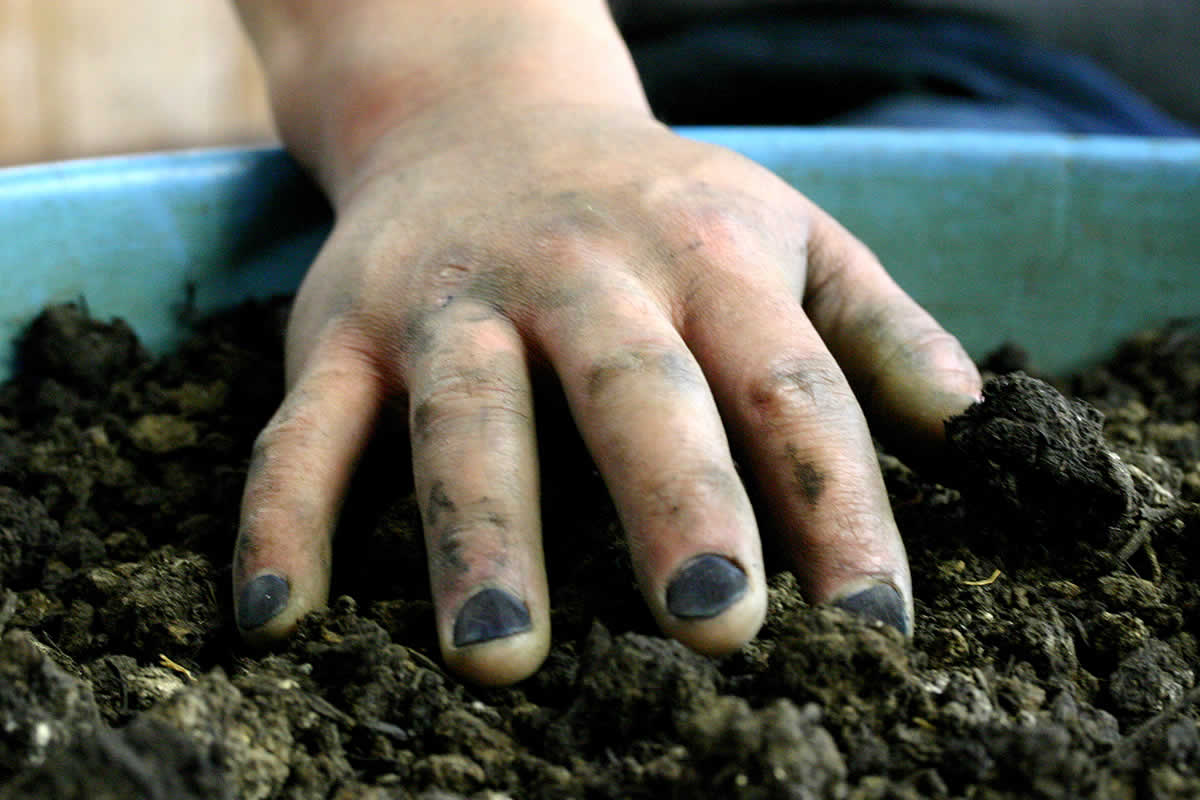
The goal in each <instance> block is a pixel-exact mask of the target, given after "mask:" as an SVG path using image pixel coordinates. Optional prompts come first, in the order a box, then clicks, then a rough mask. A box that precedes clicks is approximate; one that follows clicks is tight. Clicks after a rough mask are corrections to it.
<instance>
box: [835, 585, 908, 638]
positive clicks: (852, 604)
mask: <svg viewBox="0 0 1200 800" xmlns="http://www.w3.org/2000/svg"><path fill="white" fill-rule="evenodd" d="M833 604H834V605H835V606H837V607H838V608H841V609H845V610H846V611H850V612H852V613H854V614H858V615H859V616H861V617H865V618H866V619H869V620H873V621H875V622H882V623H885V624H887V625H891V626H892V627H893V628H895V629H896V630H898V631H900V632H901V633H903V634H904V635H905V636H908V635H909V634H911V633H912V629H911V625H910V621H909V619H908V607H907V606H906V605H905V603H904V598H903V597H901V596H900V592H899V591H897V589H896V587H895V586H892V585H891V584H890V583H873V584H872V585H871V586H868V587H867V588H865V589H860V590H859V591H857V592H854V593H852V594H848V595H846V596H845V597H843V598H841V599H840V600H834V601H833Z"/></svg>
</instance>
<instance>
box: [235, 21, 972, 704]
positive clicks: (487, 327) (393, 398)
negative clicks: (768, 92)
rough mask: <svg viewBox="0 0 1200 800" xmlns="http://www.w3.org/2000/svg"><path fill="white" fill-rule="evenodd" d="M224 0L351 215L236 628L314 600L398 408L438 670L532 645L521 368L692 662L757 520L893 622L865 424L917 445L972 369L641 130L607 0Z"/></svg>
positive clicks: (758, 553)
mask: <svg viewBox="0 0 1200 800" xmlns="http://www.w3.org/2000/svg"><path fill="white" fill-rule="evenodd" d="M240 10H241V12H242V15H243V19H244V20H245V23H246V25H247V28H248V29H249V31H250V32H251V35H252V38H253V39H254V41H255V42H256V45H257V47H258V49H259V52H260V54H261V56H262V59H263V62H264V65H265V68H266V71H267V75H268V80H269V83H270V87H271V93H272V98H273V103H274V107H275V114H276V119H277V122H278V124H279V127H280V130H281V132H282V135H283V137H284V139H285V141H286V143H287V146H288V147H289V149H290V150H291V151H292V152H293V153H294V154H295V155H296V156H297V157H298V158H299V159H300V160H301V161H302V162H303V163H304V164H305V165H306V166H307V167H308V169H310V170H311V172H312V174H313V175H314V176H316V178H317V180H318V181H319V182H320V184H321V185H322V187H323V188H324V190H325V192H326V193H327V194H328V196H329V198H330V200H331V202H332V203H333V206H334V208H335V212H336V222H335V225H334V229H333V231H332V233H331V235H330V237H329V239H328V240H327V242H326V243H325V245H324V247H323V248H322V250H321V252H320V254H319V255H318V257H317V259H316V261H315V262H314V264H313V265H312V267H311V269H310V270H309V273H308V275H307V276H306V278H305V281H304V283H303V285H302V287H301V289H300V292H299V294H298V296H297V299H296V302H295V305H294V308H293V311H292V317H291V320H290V322H289V329H288V336H287V352H286V373H287V395H286V397H285V398H284V400H283V402H282V404H281V406H280V408H279V410H278V411H277V413H276V414H275V415H274V417H273V418H272V419H271V421H270V422H269V423H268V425H267V426H266V428H265V429H264V430H263V432H262V434H261V435H260V436H259V437H258V439H257V441H256V443H255V448H254V453H253V456H252V459H251V465H250V469H249V473H248V476H247V482H246V490H245V495H244V498H243V505H242V521H241V527H240V531H239V536H238V544H237V547H236V550H235V558H234V599H235V604H236V605H237V616H238V623H239V626H240V628H241V629H242V632H243V634H244V635H245V637H246V638H247V639H248V640H250V641H251V642H254V643H260V644H270V643H272V642H277V641H280V640H282V639H284V638H286V637H287V636H288V635H289V634H290V633H291V632H292V631H293V630H294V628H295V626H296V624H297V621H298V620H299V619H300V617H301V616H303V615H304V614H305V613H307V612H309V611H311V610H313V609H316V608H318V607H320V606H321V605H322V604H324V603H325V602H326V600H327V595H328V587H329V579H330V574H331V570H332V568H333V565H332V564H331V559H330V549H331V548H330V538H331V535H332V531H333V527H334V524H335V521H336V518H337V515H338V511H339V508H340V505H341V501H342V499H343V496H344V494H345V491H346V488H347V484H348V482H349V479H350V477H351V474H352V472H353V470H354V467H355V463H356V461H357V459H358V457H359V455H360V454H361V452H362V450H363V448H364V446H365V444H366V442H367V440H368V439H369V437H370V435H371V431H372V429H373V428H374V426H375V425H376V424H377V423H378V421H379V419H380V417H381V415H382V414H383V413H384V410H385V405H386V406H388V407H395V406H396V405H397V404H402V405H403V406H404V407H406V408H407V411H408V423H409V429H410V436H411V439H412V457H413V474H414V478H415V486H416V492H417V499H418V502H419V504H420V506H421V511H422V516H423V520H424V526H425V537H426V545H427V546H426V551H427V553H428V554H429V569H430V578H431V586H432V590H433V594H434V605H435V608H436V626H437V631H438V636H439V640H440V642H441V647H442V653H443V656H444V658H445V660H446V663H447V664H448V666H450V667H451V668H452V669H454V670H455V671H457V672H458V673H459V674H461V675H463V676H464V677H466V678H468V679H471V680H474V681H477V682H480V683H484V684H505V683H511V682H514V681H517V680H520V679H522V678H524V677H526V676H528V675H529V674H530V673H532V672H533V671H534V670H536V669H537V667H538V666H539V665H540V664H541V662H542V660H543V659H544V658H545V655H546V653H547V651H548V648H549V644H550V624H549V607H548V599H547V591H546V575H545V569H544V565H543V557H542V549H541V535H542V532H541V526H540V519H539V499H538V473H537V469H538V465H537V455H536V453H537V450H536V439H535V434H536V432H535V426H534V419H533V401H532V389H531V386H532V385H533V380H532V378H531V375H533V374H534V373H536V372H547V373H553V375H554V376H555V377H556V378H557V380H558V382H559V383H560V384H561V386H562V391H563V392H564V393H565V395H566V398H567V401H568V404H569V406H570V409H571V413H572V416H573V418H574V420H575V423H576V425H577V426H578V427H579V430H580V432H581V434H582V436H583V439H584V441H585V442H586V444H587V446H588V448H589V450H590V451H591V454H592V456H593V458H594V459H595V462H596V465H597V467H598V469H599V470H600V472H601V474H602V475H603V476H604V479H605V481H606V484H607V486H608V489H609V491H610V493H611V494H612V496H613V500H614V502H615V504H616V507H617V509H618V512H619V514H620V518H621V521H622V524H623V527H624V528H625V530H626V532H627V536H628V538H629V544H630V549H631V554H632V559H633V563H634V568H635V572H636V575H637V579H638V581H639V585H640V587H641V589H642V592H643V595H644V596H645V599H646V602H647V603H648V605H649V607H650V609H651V611H652V612H653V614H654V615H655V617H656V619H657V620H658V622H659V624H660V626H661V627H662V629H663V631H664V632H665V633H666V634H668V635H670V636H673V637H675V638H677V639H679V640H680V641H682V642H684V643H685V644H687V645H688V646H690V647H692V648H694V649H696V650H698V651H700V652H704V653H710V654H722V653H727V652H730V651H732V650H735V649H736V648H738V647H740V646H741V645H742V644H744V643H745V642H746V641H748V640H749V639H751V638H752V637H753V636H754V635H755V633H756V632H757V630H758V628H759V626H760V625H761V623H762V620H763V615H764V613H765V608H766V587H765V579H764V571H763V560H762V547H761V543H760V537H759V522H760V521H761V522H762V523H763V527H764V531H765V532H767V533H768V534H769V535H771V536H774V537H776V539H777V543H778V549H779V550H780V551H781V552H782V553H784V554H785V556H786V557H787V558H788V559H789V560H790V563H791V566H792V567H793V569H794V570H795V572H796V574H797V576H798V578H799V580H800V582H801V585H802V586H803V587H804V588H805V590H806V592H807V593H808V596H809V597H810V598H811V599H812V600H814V601H815V602H835V603H839V604H841V605H843V607H846V608H850V609H852V610H856V611H858V612H860V613H864V614H866V615H868V616H872V617H874V618H877V619H880V620H882V621H885V622H890V623H891V624H893V625H895V626H896V627H898V628H900V629H901V630H903V631H905V632H906V633H907V632H909V631H911V627H912V622H913V613H912V592H911V586H910V580H909V573H908V565H907V561H906V558H905V554H904V548H903V545H902V543H901V540H900V536H899V534H898V532H897V530H896V525H895V522H894V520H893V517H892V513H891V510H890V508H889V506H888V501H887V496H886V493H885V491H884V487H883V482H882V479H881V477H880V473H879V468H878V463H877V459H876V455H875V451H874V448H873V446H872V441H871V433H870V431H869V430H868V427H867V421H866V416H867V415H869V416H870V417H871V418H872V419H873V421H874V422H875V423H876V429H877V431H878V432H880V433H882V434H884V435H890V436H892V437H893V438H894V439H895V440H897V441H899V442H901V443H902V445H907V446H910V447H917V448H921V449H925V450H931V449H934V448H936V446H937V445H938V443H939V442H940V441H941V437H942V423H943V421H944V420H945V419H946V418H947V417H948V416H950V415H952V414H954V413H957V412H958V411H960V410H962V409H963V408H965V407H966V406H967V405H969V404H970V403H971V402H972V401H973V400H974V399H975V398H977V397H978V394H979V385H980V384H979V375H978V373H977V372H976V370H975V368H974V366H973V365H972V363H971V361H970V360H969V359H968V358H967V357H966V355H965V354H964V353H963V351H962V348H961V347H960V346H959V344H958V342H957V341H956V340H955V339H954V338H953V337H952V336H950V335H949V334H947V333H946V332H945V331H943V330H942V329H941V328H940V327H939V326H938V325H937V324H936V322H934V320H933V319H932V318H931V317H930V316H929V315H928V314H927V313H926V312H924V311H923V310H922V309H921V308H919V307H918V306H917V305H916V304H915V303H914V302H913V301H912V300H911V299H909V298H908V297H907V296H906V295H905V294H904V293H903V292H902V291H901V290H900V289H899V287H897V286H896V284H895V283H894V282H893V281H892V280H891V279H890V278H889V277H888V275H887V273H886V272H885V271H884V269H883V268H882V266H881V265H880V264H879V263H878V261H877V260H876V259H875V258H874V256H873V255H872V254H871V253H870V251H869V250H868V249H867V248H866V247H864V246H863V245H862V244H861V243H860V242H858V241H857V240H856V239H854V238H853V236H851V235H850V234H849V233H848V232H847V231H846V230H844V229H843V228H842V227H841V226H840V225H838V224H837V223H836V222H835V221H834V220H833V219H831V218H830V217H829V216H828V215H827V214H825V213H824V212H822V211H821V210H820V209H819V208H817V207H816V206H815V205H813V204H812V203H811V202H810V201H808V200H807V199H805V198H804V197H803V196H802V195H800V194H799V193H797V192H796V191H795V190H793V189H792V188H790V187H789V186H787V185H786V184H785V183H784V182H783V181H781V180H780V179H779V178H777V177H776V176H774V175H772V174H771V173H770V172H768V171H766V170H764V169H763V168H761V167H759V166H757V165H755V164H754V163H752V162H750V161H748V160H746V159H744V158H742V157H740V156H738V155H736V154H734V153H731V152H729V151H727V150H724V149H722V148H719V147H714V146H711V145H707V144H701V143H697V142H693V141H689V140H687V139H684V138H681V137H679V136H677V135H675V134H674V133H672V132H671V131H670V130H668V129H667V128H665V127H664V126H662V125H661V124H660V123H658V122H657V121H656V120H655V119H654V118H653V116H652V114H651V112H650V110H649V108H648V107H647V104H646V101H645V98H644V96H643V94H642V91H641V88H640V85H639V82H638V79H637V75H636V73H635V71H634V68H633V66H632V64H631V62H630V59H629V56H628V53H627V51H626V49H625V47H624V44H623V43H622V41H621V39H620V36H619V34H618V33H617V30H616V28H615V26H614V24H613V22H612V20H611V18H610V16H609V13H608V9H607V7H606V5H605V4H604V3H603V2H602V1H601V0H569V1H568V0H508V1H507V2H498V1H496V0H436V1H435V0H427V1H420V2H419V1H418V0H409V2H399V1H398V0H349V1H346V2H338V3H329V2H324V0H242V2H241V3H240ZM852 386H853V389H852V388H851V387H852ZM856 393H857V395H856ZM856 396H857V399H856ZM860 403H861V404H862V406H861V407H860ZM864 409H865V412H866V414H864ZM733 452H737V453H738V454H739V459H740V461H741V464H742V468H743V469H745V470H750V471H752V472H753V474H754V476H755V479H756V481H757V483H758V484H759V487H760V490H761V493H762V496H763V497H764V498H765V502H764V503H763V506H762V507H761V508H760V509H759V513H758V515H757V516H756V513H755V509H754V508H752V507H751V504H750V501H749V499H748V495H747V492H746V490H745V488H744V487H743V484H742V481H741V480H740V478H739V474H738V472H737V470H736V469H735V466H734V459H733V455H732V453H733ZM550 535H555V534H554V532H550Z"/></svg>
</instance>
